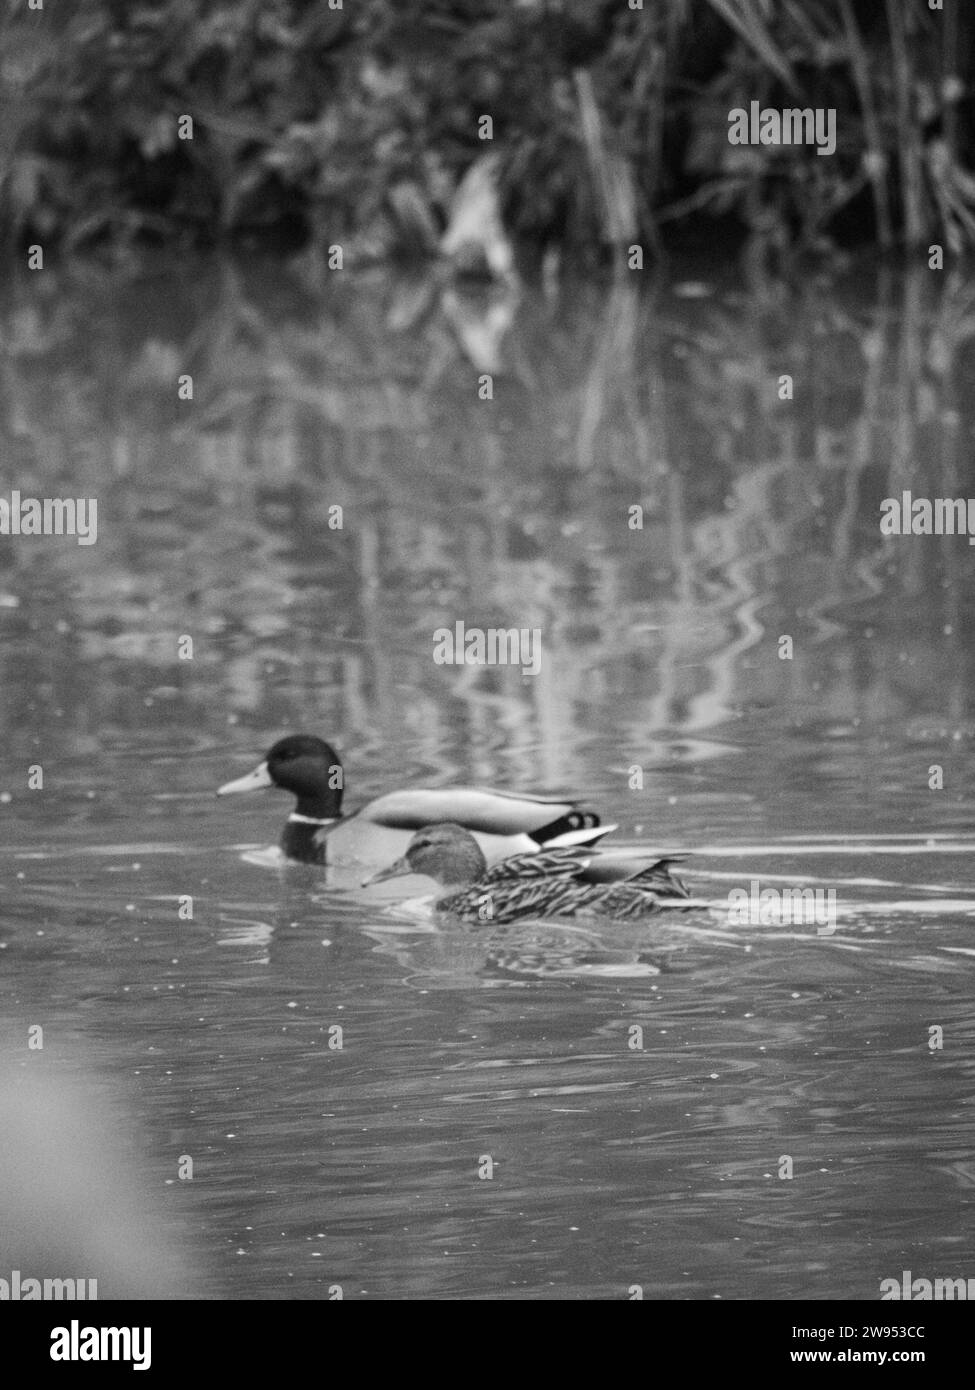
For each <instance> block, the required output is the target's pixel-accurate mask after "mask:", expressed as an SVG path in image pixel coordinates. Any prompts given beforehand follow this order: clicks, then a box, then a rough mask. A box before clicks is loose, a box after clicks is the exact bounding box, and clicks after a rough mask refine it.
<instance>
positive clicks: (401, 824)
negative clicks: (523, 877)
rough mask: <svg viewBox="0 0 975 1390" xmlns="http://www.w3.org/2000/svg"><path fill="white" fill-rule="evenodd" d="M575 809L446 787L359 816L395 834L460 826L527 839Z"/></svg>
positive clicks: (404, 795) (410, 793) (374, 806)
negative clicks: (447, 824) (448, 823)
mask: <svg viewBox="0 0 975 1390" xmlns="http://www.w3.org/2000/svg"><path fill="white" fill-rule="evenodd" d="M574 809H575V803H574V802H571V801H565V800H562V799H561V798H559V797H555V796H524V795H522V794H520V793H515V792H498V791H491V790H490V789H488V788H486V787H441V788H418V789H416V790H406V791H396V792H387V794H386V795H385V796H379V797H377V798H376V799H375V801H370V802H369V803H368V805H366V806H363V808H362V810H361V811H359V812H357V816H358V818H359V819H360V820H366V821H370V822H371V823H372V824H374V825H383V826H386V827H387V829H389V830H410V831H413V830H419V829H420V828H421V827H422V826H424V825H434V824H437V823H438V822H443V821H456V822H457V823H458V824H459V825H463V826H466V827H467V829H468V830H473V831H477V832H479V833H481V834H484V835H527V834H530V833H531V832H532V831H533V830H539V829H541V828H542V826H544V825H546V824H547V823H548V822H550V821H554V820H556V819H558V817H559V816H564V815H567V814H568V813H569V812H571V811H573V810H574ZM596 823H598V821H597V822H596Z"/></svg>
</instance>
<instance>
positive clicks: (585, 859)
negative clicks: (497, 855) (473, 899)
mask: <svg viewBox="0 0 975 1390" xmlns="http://www.w3.org/2000/svg"><path fill="white" fill-rule="evenodd" d="M591 862H592V854H591V853H587V852H586V851H585V850H582V849H542V850H539V851H538V853H537V854H513V855H512V856H511V858H510V859H502V860H501V862H500V863H498V864H494V865H492V867H491V868H490V869H488V870H486V872H485V873H483V874H482V875H481V877H480V878H479V879H478V881H477V886H478V887H479V888H483V889H485V891H487V890H489V889H490V888H492V887H494V886H499V885H501V884H504V885H505V886H506V887H508V886H510V885H511V884H513V883H525V884H538V883H542V882H553V881H555V880H559V879H577V878H580V877H581V876H582V874H584V873H585V871H586V868H587V867H588V865H589V864H590V863H591Z"/></svg>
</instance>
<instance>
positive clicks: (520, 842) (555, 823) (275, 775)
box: [217, 734, 616, 864]
mask: <svg viewBox="0 0 975 1390" xmlns="http://www.w3.org/2000/svg"><path fill="white" fill-rule="evenodd" d="M272 786H273V787H281V788H282V790H284V791H289V792H293V793H294V795H295V796H296V797H297V799H298V800H297V805H296V806H295V809H294V810H293V811H292V813H291V815H290V816H289V817H288V820H287V823H286V824H285V827H284V833H283V835H282V837H281V848H282V850H283V851H284V853H285V854H286V855H287V856H288V858H289V859H298V860H301V861H302V862H304V863H306V864H324V863H325V845H326V841H327V842H328V844H329V846H330V850H329V853H330V854H332V855H334V857H336V858H340V859H359V860H369V861H371V862H373V863H375V862H376V861H377V860H378V861H379V862H380V863H381V862H382V861H383V860H384V859H391V858H392V857H393V856H394V855H395V854H397V853H402V852H403V849H404V848H405V845H406V839H405V837H406V835H408V834H410V833H411V832H412V831H414V830H418V829H419V828H420V826H423V825H429V824H430V823H431V822H437V821H456V822H458V823H459V824H460V825H463V826H466V828H467V829H468V830H470V831H473V832H474V834H475V835H476V836H477V841H478V844H479V845H480V846H481V848H482V849H483V851H484V853H485V854H486V855H487V857H488V858H489V859H490V860H492V861H493V860H495V859H499V858H503V857H504V856H506V855H510V854H523V853H530V852H536V853H537V852H538V850H540V849H542V848H543V847H549V846H553V845H583V844H592V843H594V842H595V841H596V840H598V839H599V838H600V837H601V836H603V835H607V834H609V832H610V831H611V830H615V829H616V827H615V826H614V825H602V826H601V825H600V824H599V817H598V816H597V815H596V813H595V812H594V811H586V810H582V809H581V808H580V807H579V806H578V805H577V804H576V803H575V802H574V801H563V800H562V799H561V798H559V797H549V796H523V795H521V794H519V793H515V792H498V791H488V790H486V789H484V788H480V787H444V788H443V789H439V788H438V789H436V790H428V789H417V790H407V791H398V792H388V793H387V794H386V795H385V796H380V797H377V798H376V800H375V801H370V802H369V803H368V804H367V805H366V806H363V807H361V808H360V809H359V810H358V811H356V812H355V813H354V814H353V815H351V816H343V815H342V789H343V773H342V764H341V762H340V761H339V755H338V754H337V753H336V751H335V749H334V748H333V747H332V746H331V744H328V743H326V742H325V741H324V740H323V739H320V738H315V737H313V736H312V735H310V734H289V736H288V737H287V738H282V739H279V740H278V742H277V743H276V744H275V745H274V747H273V748H272V749H271V750H270V752H269V753H268V755H267V757H266V758H265V759H264V761H263V762H262V763H260V764H259V765H258V766H257V767H256V768H255V769H254V771H253V772H248V773H247V774H246V776H244V777H238V778H237V779H236V781H233V782H226V783H224V785H223V786H222V787H220V788H219V789H218V791H217V796H230V795H231V794H232V793H233V792H249V791H257V790H258V788H260V787H272ZM476 847H477V846H475V848H476Z"/></svg>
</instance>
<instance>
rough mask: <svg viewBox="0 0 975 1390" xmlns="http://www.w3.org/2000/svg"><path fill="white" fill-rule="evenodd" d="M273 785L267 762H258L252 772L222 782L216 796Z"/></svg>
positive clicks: (256, 789) (230, 794) (254, 790)
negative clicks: (232, 780)
mask: <svg viewBox="0 0 975 1390" xmlns="http://www.w3.org/2000/svg"><path fill="white" fill-rule="evenodd" d="M273 785H274V783H273V782H272V781H271V774H270V773H269V772H268V770H267V763H260V764H259V765H258V766H257V767H255V769H254V771H253V772H248V773H247V774H246V775H245V776H244V777H238V778H237V780H236V781H234V782H224V784H223V786H222V787H218V788H217V796H232V795H233V794H234V793H235V792H256V791H260V789H261V788H262V787H271V786H273Z"/></svg>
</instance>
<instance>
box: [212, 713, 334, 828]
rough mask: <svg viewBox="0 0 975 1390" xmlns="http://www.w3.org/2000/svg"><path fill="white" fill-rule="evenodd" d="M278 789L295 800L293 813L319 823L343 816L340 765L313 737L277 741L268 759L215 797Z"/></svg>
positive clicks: (329, 748)
mask: <svg viewBox="0 0 975 1390" xmlns="http://www.w3.org/2000/svg"><path fill="white" fill-rule="evenodd" d="M262 787H280V788H281V789H282V791H286V792H292V793H293V794H294V795H295V796H296V797H297V798H298V804H297V806H296V807H295V812H296V814H297V815H300V816H309V817H312V818H314V819H318V820H329V819H334V818H336V817H338V816H340V815H341V814H342V764H341V762H340V761H339V755H338V754H337V753H336V751H335V749H334V748H333V747H332V746H331V744H329V743H326V742H325V740H324V739H321V738H315V737H314V735H312V734H289V735H288V736H287V738H279V739H278V741H277V743H276V744H275V745H274V747H273V748H271V749H269V750H268V754H267V757H266V758H265V759H264V761H263V762H262V763H258V765H257V767H255V768H254V770H253V772H248V773H247V774H246V775H245V776H243V777H238V778H237V779H236V781H233V782H225V783H224V785H223V786H222V787H220V788H218V790H217V796H231V795H232V794H234V793H235V792H251V791H258V790H260V788H262Z"/></svg>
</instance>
